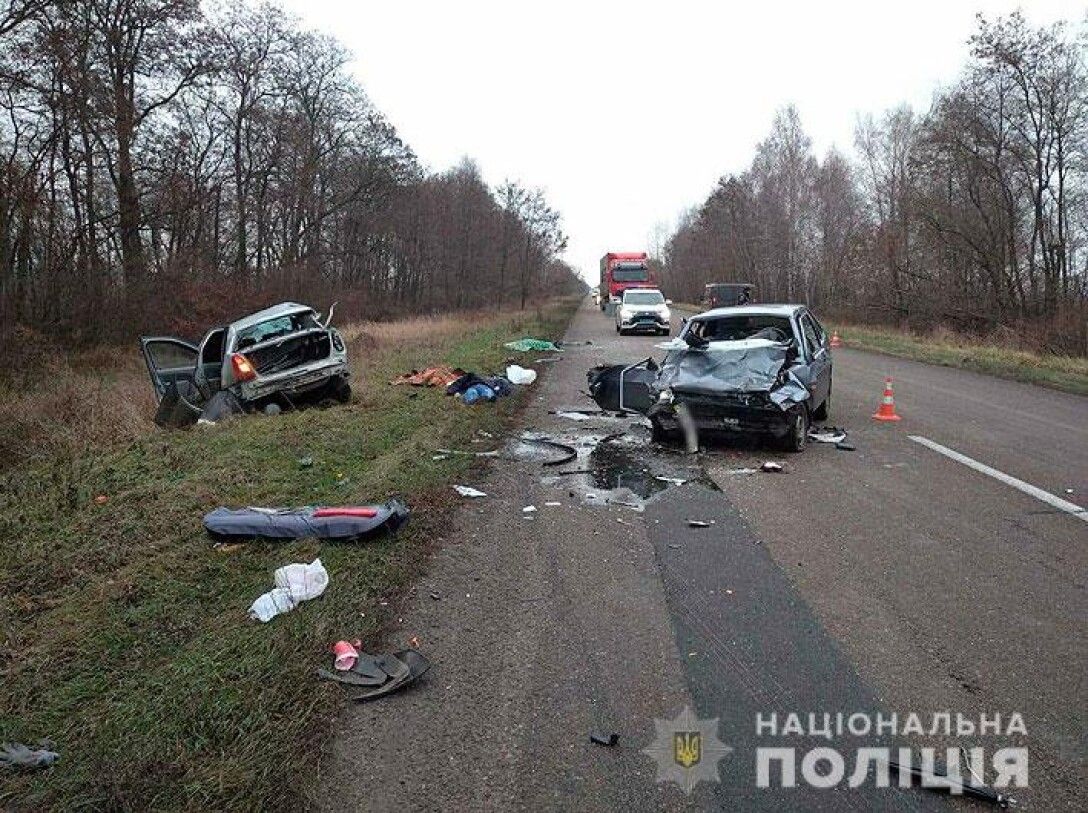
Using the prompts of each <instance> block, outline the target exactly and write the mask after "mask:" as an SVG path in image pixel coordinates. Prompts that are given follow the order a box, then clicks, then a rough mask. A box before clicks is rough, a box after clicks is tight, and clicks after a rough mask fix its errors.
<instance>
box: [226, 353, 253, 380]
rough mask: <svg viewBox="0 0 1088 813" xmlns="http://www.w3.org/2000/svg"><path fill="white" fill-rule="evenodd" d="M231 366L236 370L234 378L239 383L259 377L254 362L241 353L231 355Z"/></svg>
mask: <svg viewBox="0 0 1088 813" xmlns="http://www.w3.org/2000/svg"><path fill="white" fill-rule="evenodd" d="M230 368H231V370H232V371H233V372H234V380H235V381H236V382H238V383H241V382H242V381H252V380H253V379H254V378H256V377H257V371H256V370H255V369H254V368H253V364H252V363H251V362H250V360H249V359H247V358H246V357H245V356H244V355H242V354H241V353H235V354H234V355H232V356H231V357H230Z"/></svg>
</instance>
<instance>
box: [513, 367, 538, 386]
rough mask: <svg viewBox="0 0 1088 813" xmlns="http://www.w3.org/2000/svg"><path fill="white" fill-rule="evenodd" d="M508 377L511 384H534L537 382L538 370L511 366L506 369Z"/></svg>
mask: <svg viewBox="0 0 1088 813" xmlns="http://www.w3.org/2000/svg"><path fill="white" fill-rule="evenodd" d="M506 377H507V378H508V379H510V383H511V384H532V383H533V382H534V381H536V370H530V369H529V368H528V367H520V366H518V365H517V364H511V365H510V366H508V367H507V368H506Z"/></svg>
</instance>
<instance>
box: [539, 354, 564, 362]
mask: <svg viewBox="0 0 1088 813" xmlns="http://www.w3.org/2000/svg"><path fill="white" fill-rule="evenodd" d="M562 359H563V357H562V356H544V357H543V358H539V359H535V360H534V364H551V363H552V362H556V361H562Z"/></svg>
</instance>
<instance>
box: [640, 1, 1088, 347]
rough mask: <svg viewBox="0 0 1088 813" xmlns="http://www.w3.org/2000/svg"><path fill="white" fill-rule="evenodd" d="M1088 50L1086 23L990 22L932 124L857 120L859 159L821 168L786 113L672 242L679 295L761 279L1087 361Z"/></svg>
mask: <svg viewBox="0 0 1088 813" xmlns="http://www.w3.org/2000/svg"><path fill="white" fill-rule="evenodd" d="M1086 44H1088V21H1086V22H1085V24H1084V25H1082V26H1081V27H1080V30H1071V29H1070V28H1068V27H1065V26H1061V25H1056V26H1053V27H1048V28H1044V29H1033V28H1032V27H1031V26H1029V25H1028V24H1027V23H1026V22H1025V21H1024V19H1023V18H1022V17H1021V16H1020V15H1018V14H1014V15H1012V16H1010V17H1007V18H1004V19H1000V20H997V21H986V20H984V19H981V18H980V19H979V22H978V28H977V31H976V33H975V35H974V36H973V38H972V40H971V59H970V62H969V64H968V65H967V66H966V67H965V69H964V70H963V73H962V75H961V76H960V77H959V78H958V80H957V81H955V82H954V83H952V84H951V85H950V86H948V87H946V88H944V89H942V90H941V91H940V92H939V93H937V94H936V96H935V98H934V100H933V103H932V106H931V107H930V109H929V110H928V112H925V113H919V112H916V111H914V110H911V109H910V108H909V107H900V108H898V109H895V110H891V111H889V112H887V113H885V114H883V115H881V116H865V117H863V118H861V119H859V121H858V123H857V127H856V141H855V148H856V155H855V156H853V157H847V156H846V155H844V154H842V153H841V152H837V151H834V150H832V151H830V152H828V153H827V155H825V156H824V157H823V159H822V160H820V159H818V158H817V157H816V156H815V155H814V154H813V150H812V145H811V142H810V140H809V138H808V137H807V136H806V135H805V132H804V129H803V127H802V123H801V121H800V119H799V116H798V113H797V111H796V109H794V108H793V107H786V108H785V109H783V110H781V111H780V112H779V114H778V116H777V117H776V119H775V121H774V125H773V127H772V130H771V133H770V135H769V136H768V137H767V138H766V139H765V140H764V141H763V142H762V143H761V144H760V145H759V146H758V148H757V150H756V155H755V158H754V160H753V161H752V165H751V167H750V168H749V169H747V170H746V171H744V172H742V173H740V174H737V175H729V176H726V177H723V178H722V179H721V180H720V181H719V182H718V184H717V186H716V188H715V189H714V191H713V192H712V193H711V195H710V196H709V197H708V198H707V200H706V201H705V202H704V203H703V204H702V205H701V206H699V207H698V208H696V209H694V210H693V211H691V212H690V213H688V214H687V215H685V216H684V217H683V218H682V219H681V222H680V223H679V225H678V227H677V229H676V231H675V233H674V234H672V236H671V237H670V238H669V239H668V240H667V241H666V242H665V243H664V245H663V246H662V247H661V248H662V251H661V252H660V253H661V254H662V257H661V260H662V261H663V265H664V268H663V278H664V280H665V284H666V285H667V286H668V287H669V290H670V292H671V293H672V295H674V296H677V297H682V298H693V297H695V296H697V295H698V294H699V292H700V291H701V289H702V286H703V285H704V283H707V282H729V281H744V282H753V283H755V284H756V285H757V286H758V295H759V297H760V298H761V299H763V300H789V301H802V302H807V303H809V304H810V305H812V306H814V307H816V308H818V309H819V310H820V311H821V312H824V313H829V314H835V315H838V316H843V317H848V318H852V319H856V320H862V321H868V322H881V323H887V324H898V325H902V326H906V325H909V326H912V327H919V328H928V327H932V326H935V325H938V324H940V325H945V326H948V327H952V328H953V329H957V330H961V331H966V332H970V333H982V334H989V335H994V334H997V335H998V336H1000V335H1001V334H1006V335H1007V337H1008V338H1010V339H1014V340H1017V339H1018V340H1021V341H1023V342H1025V343H1027V344H1030V345H1033V346H1035V347H1037V348H1039V349H1050V350H1054V351H1059V352H1071V353H1085V352H1086V343H1088V336H1086V324H1088V78H1086V77H1088V73H1086V67H1085V53H1086ZM920 58H923V57H921V56H920ZM859 70H863V67H860V66H859Z"/></svg>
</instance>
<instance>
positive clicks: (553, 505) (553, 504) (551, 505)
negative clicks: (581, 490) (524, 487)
mask: <svg viewBox="0 0 1088 813" xmlns="http://www.w3.org/2000/svg"><path fill="white" fill-rule="evenodd" d="M562 504H563V503H561V502H555V501H554V500H552V501H549V502H546V503H544V505H545V506H546V507H548V508H558V507H559V506H561V505H562Z"/></svg>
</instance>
